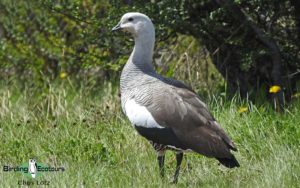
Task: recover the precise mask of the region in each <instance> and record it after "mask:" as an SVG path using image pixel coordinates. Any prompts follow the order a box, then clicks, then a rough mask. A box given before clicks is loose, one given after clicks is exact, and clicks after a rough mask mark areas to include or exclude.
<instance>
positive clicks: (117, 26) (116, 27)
mask: <svg viewBox="0 0 300 188" xmlns="http://www.w3.org/2000/svg"><path fill="white" fill-rule="evenodd" d="M120 29H122V28H121V22H119V23H118V24H117V25H116V26H115V27H113V28H112V30H111V31H118V30H120Z"/></svg>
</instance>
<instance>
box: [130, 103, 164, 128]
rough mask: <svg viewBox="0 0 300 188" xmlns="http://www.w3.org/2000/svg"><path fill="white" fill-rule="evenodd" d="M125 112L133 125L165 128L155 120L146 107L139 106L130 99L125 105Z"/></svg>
mask: <svg viewBox="0 0 300 188" xmlns="http://www.w3.org/2000/svg"><path fill="white" fill-rule="evenodd" d="M125 112H126V115H127V117H128V119H129V120H130V122H131V123H132V125H136V126H141V127H145V128H160V129H162V128H164V127H162V126H160V125H159V124H158V123H157V122H156V121H155V120H154V118H153V116H152V115H151V113H150V112H149V111H148V110H147V108H146V107H145V106H141V105H139V104H137V103H136V102H135V101H134V99H130V100H128V101H127V102H126V103H125Z"/></svg>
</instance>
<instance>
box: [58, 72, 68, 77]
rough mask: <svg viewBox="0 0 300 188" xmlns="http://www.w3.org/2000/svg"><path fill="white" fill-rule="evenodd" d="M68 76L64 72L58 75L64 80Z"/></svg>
mask: <svg viewBox="0 0 300 188" xmlns="http://www.w3.org/2000/svg"><path fill="white" fill-rule="evenodd" d="M67 76H68V74H67V73H66V72H61V73H60V74H59V77H60V78H61V79H64V78H66V77H67Z"/></svg>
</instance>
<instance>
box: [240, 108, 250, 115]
mask: <svg viewBox="0 0 300 188" xmlns="http://www.w3.org/2000/svg"><path fill="white" fill-rule="evenodd" d="M238 111H239V113H240V114H241V113H244V112H248V108H247V107H240V108H239V110H238Z"/></svg>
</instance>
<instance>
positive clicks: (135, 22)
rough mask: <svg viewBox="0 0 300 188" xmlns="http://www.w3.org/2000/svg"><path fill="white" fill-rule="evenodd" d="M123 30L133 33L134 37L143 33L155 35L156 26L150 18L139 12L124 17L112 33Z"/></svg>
mask: <svg viewBox="0 0 300 188" xmlns="http://www.w3.org/2000/svg"><path fill="white" fill-rule="evenodd" d="M117 30H122V31H126V32H129V33H131V34H132V35H133V36H134V37H138V36H140V35H141V34H142V33H149V32H153V33H154V26H153V24H152V22H151V20H150V18H149V17H148V16H146V15H145V14H142V13H138V12H129V13H126V14H124V15H123V16H122V18H121V20H120V22H119V23H118V24H117V25H116V26H115V27H114V28H113V29H112V31H117Z"/></svg>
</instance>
